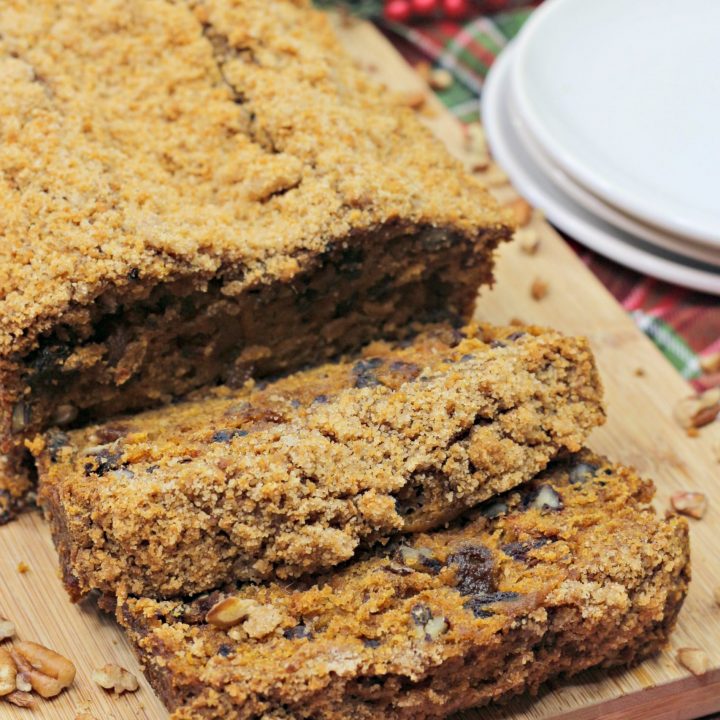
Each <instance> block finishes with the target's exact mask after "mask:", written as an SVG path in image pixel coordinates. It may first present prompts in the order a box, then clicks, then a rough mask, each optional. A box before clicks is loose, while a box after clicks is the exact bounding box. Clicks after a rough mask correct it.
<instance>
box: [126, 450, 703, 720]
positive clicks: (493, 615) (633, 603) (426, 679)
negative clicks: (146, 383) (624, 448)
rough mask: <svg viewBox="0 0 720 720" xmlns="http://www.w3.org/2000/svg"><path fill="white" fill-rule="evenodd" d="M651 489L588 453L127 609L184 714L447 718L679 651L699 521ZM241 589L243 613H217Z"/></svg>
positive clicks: (130, 626) (147, 657) (160, 680)
mask: <svg viewBox="0 0 720 720" xmlns="http://www.w3.org/2000/svg"><path fill="white" fill-rule="evenodd" d="M652 495H653V487H652V484H651V483H650V482H646V481H643V480H641V479H640V478H638V477H637V475H636V474H635V473H634V472H632V471H631V470H629V469H626V468H623V467H620V466H615V465H611V464H609V463H608V462H607V461H606V460H605V459H603V458H601V457H598V456H596V455H594V454H593V453H591V452H589V451H583V452H582V453H580V454H578V455H575V456H571V457H569V458H568V459H566V460H564V461H561V462H558V463H556V464H554V465H552V466H551V467H550V468H549V469H548V470H547V471H546V472H545V473H543V474H541V475H540V476H538V477H537V478H535V479H534V480H533V481H532V482H531V483H528V484H526V485H523V486H521V487H520V488H519V489H517V490H514V491H511V492H510V493H507V494H506V495H505V496H500V497H499V498H495V499H493V500H491V501H489V502H488V503H486V504H485V505H484V506H481V507H480V508H479V509H478V511H476V512H475V513H474V514H473V515H471V516H469V517H468V518H466V519H465V520H464V521H463V522H461V523H459V524H457V525H455V526H453V527H451V528H449V529H446V530H439V531H435V532H431V533H427V534H421V535H417V536H413V538H412V539H408V540H404V541H402V542H393V543H391V544H390V545H389V546H387V547H385V548H378V549H376V550H375V551H373V552H372V553H370V554H368V555H367V556H366V557H365V558H364V559H362V560H360V561H358V562H356V563H352V564H350V565H348V566H347V567H345V568H344V569H340V570H336V571H335V572H333V573H331V574H328V575H325V576H322V577H320V578H316V579H314V580H313V579H308V580H306V581H296V582H295V583H292V584H277V583H272V584H268V585H258V586H244V587H242V588H240V589H234V588H227V589H226V590H223V591H219V592H215V593H213V594H211V595H209V596H202V597H200V598H198V599H195V600H192V601H190V600H188V601H186V602H181V601H165V602H159V601H156V600H152V599H136V598H127V599H121V600H120V601H119V604H118V606H117V617H118V619H119V621H120V623H121V624H122V625H124V626H125V628H126V629H127V632H128V635H129V637H130V639H131V641H132V642H133V644H134V645H135V647H136V649H137V652H138V654H139V657H140V659H141V661H142V662H143V663H144V665H145V668H146V673H147V675H148V677H149V679H150V681H151V683H152V684H153V686H154V687H155V689H156V690H157V692H158V693H159V694H160V696H161V697H162V698H163V700H164V702H165V703H166V704H167V706H168V707H169V708H170V709H171V710H174V714H173V718H174V720H201V719H202V720H208V719H210V718H226V719H228V720H239V719H250V718H260V717H267V718H284V719H287V720H290V719H299V718H313V719H314V720H336V719H337V720H340V718H343V719H344V718H349V717H352V718H357V719H359V720H363V719H365V718H367V720H370V718H377V717H384V718H389V719H391V720H399V719H401V718H403V719H404V718H407V719H408V720H409V719H410V718H412V719H417V718H426V717H443V716H446V715H449V714H451V713H453V712H456V711H458V710H462V709H465V708H468V707H472V706H476V705H481V704H485V703H487V702H490V701H492V700H503V699H506V698H508V697H510V696H512V695H515V694H517V693H520V692H523V691H530V692H535V691H537V689H538V687H539V685H540V684H541V683H542V682H544V681H545V680H547V679H548V678H550V677H554V676H556V675H570V674H574V673H577V672H579V671H581V670H584V669H586V668H588V667H592V666H595V665H603V666H612V665H618V664H628V663H633V662H637V661H638V660H640V659H642V658H643V657H645V656H647V655H648V654H651V653H653V652H655V651H657V650H658V649H659V648H661V647H662V645H663V644H664V643H665V641H666V640H667V637H668V634H669V632H670V630H671V629H672V627H673V625H674V622H675V618H676V616H677V613H678V611H679V609H680V607H681V605H682V602H683V599H684V597H685V593H686V591H687V584H688V580H689V548H688V531H687V525H686V523H685V521H684V520H683V519H680V518H677V517H673V518H670V519H666V520H662V519H659V518H658V517H657V516H656V515H655V514H654V512H653V510H652V508H651V507H650V505H649V503H650V501H651V499H652ZM230 596H234V597H236V598H237V599H238V600H240V601H241V607H242V608H243V611H242V613H240V614H239V615H238V617H239V621H238V622H237V624H235V625H234V626H233V627H231V628H230V629H228V628H227V627H225V628H223V629H221V628H219V627H216V626H213V625H211V624H209V623H208V622H207V621H206V616H207V613H208V611H209V610H210V608H212V607H213V606H214V605H215V604H216V603H218V602H219V601H221V600H224V599H225V598H227V597H230Z"/></svg>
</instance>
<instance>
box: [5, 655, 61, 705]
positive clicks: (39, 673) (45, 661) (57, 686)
mask: <svg viewBox="0 0 720 720" xmlns="http://www.w3.org/2000/svg"><path fill="white" fill-rule="evenodd" d="M10 653H11V655H12V658H13V660H14V661H15V664H16V665H17V668H18V670H19V671H20V672H21V673H23V674H24V676H25V677H26V678H27V679H28V681H29V682H30V684H31V685H32V688H33V690H34V691H35V692H36V693H37V694H38V695H40V696H41V697H44V698H50V697H54V696H55V695H58V694H59V693H61V692H62V691H63V690H64V689H65V688H66V687H69V686H70V685H72V682H73V680H74V679H75V665H73V663H72V662H71V661H70V660H68V659H67V658H66V657H63V656H62V655H60V654H59V653H56V652H55V651H54V650H50V649H49V648H46V647H45V646H43V645H40V644H39V643H34V642H19V643H16V644H15V646H14V647H13V648H12V650H11V651H10Z"/></svg>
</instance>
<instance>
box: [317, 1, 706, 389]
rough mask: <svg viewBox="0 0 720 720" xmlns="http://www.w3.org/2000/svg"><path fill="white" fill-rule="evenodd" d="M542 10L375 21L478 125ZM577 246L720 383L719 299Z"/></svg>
mask: <svg viewBox="0 0 720 720" xmlns="http://www.w3.org/2000/svg"><path fill="white" fill-rule="evenodd" d="M323 4H324V5H327V4H329V3H328V2H325V3H323ZM330 4H332V3H330ZM335 4H342V3H335ZM537 4H538V3H537V2H536V3H531V2H528V1H527V0H505V2H504V3H502V10H501V11H499V12H494V13H493V14H487V15H484V14H482V13H481V12H480V10H479V9H480V8H481V7H482V3H478V5H477V7H478V12H477V13H475V14H473V15H472V16H470V17H468V18H467V19H465V20H464V21H453V20H448V19H446V18H442V17H429V18H422V19H415V20H413V21H411V22H410V23H409V24H399V23H393V22H389V21H387V20H385V19H383V18H382V17H380V16H379V15H376V17H375V18H374V19H375V20H376V22H377V24H378V26H379V27H380V29H381V30H383V31H384V32H385V34H386V35H387V36H388V37H389V38H390V40H391V41H392V42H393V43H394V44H395V45H396V47H397V48H398V49H399V50H400V51H401V52H402V53H403V55H404V56H405V57H406V58H407V59H408V61H409V62H410V63H412V64H416V63H417V62H419V61H420V60H425V61H429V62H431V63H433V64H434V65H435V66H436V67H443V68H445V69H447V70H449V71H450V72H451V73H452V75H453V78H454V83H453V84H452V86H451V87H449V88H448V89H447V90H444V91H441V92H439V93H438V95H439V97H440V98H441V100H442V101H443V102H444V103H445V105H446V106H447V107H448V108H449V109H450V110H451V111H452V112H453V113H454V114H455V115H456V116H457V117H458V118H459V119H460V120H462V121H463V122H471V121H475V120H478V112H479V103H478V100H479V97H480V95H481V93H482V88H483V83H484V82H485V77H486V75H487V73H488V70H489V68H490V66H491V65H492V63H493V61H494V60H495V58H496V57H497V56H498V54H499V53H500V52H501V51H502V49H503V48H504V47H505V45H507V43H508V42H509V41H510V40H511V39H512V38H513V37H514V36H515V35H516V34H517V32H518V31H519V30H520V28H521V27H522V25H523V23H524V22H525V21H526V20H527V18H528V17H529V16H530V14H531V13H532V11H533V9H534V6H535V5H537ZM493 5H494V6H497V5H498V2H497V0H494V3H493ZM368 7H370V5H368ZM377 7H380V4H378V5H377ZM570 240H571V239H570ZM571 245H572V246H573V247H574V248H575V250H576V251H577V252H578V254H579V255H580V257H581V258H582V260H583V262H585V264H586V265H587V266H588V268H589V269H590V270H592V271H593V273H594V274H595V275H596V276H597V277H598V278H599V279H600V280H601V281H602V282H603V284H604V285H605V286H606V287H607V288H608V289H609V290H610V292H611V293H612V294H613V296H614V297H615V298H616V299H617V300H618V302H620V303H621V304H622V306H623V307H624V308H625V309H626V310H627V312H628V313H630V315H631V316H632V317H633V319H634V320H635V323H636V324H637V326H638V327H639V328H640V329H642V330H643V331H644V332H645V333H646V334H647V335H648V336H649V337H650V338H651V339H652V340H653V341H654V342H655V344H656V345H657V346H658V348H660V350H661V351H662V352H663V354H664V355H665V356H666V357H667V358H668V360H669V361H670V362H671V363H672V364H673V365H674V366H675V367H676V368H677V369H678V371H679V372H680V373H681V374H682V375H683V376H684V377H685V378H687V379H688V380H692V381H693V383H694V384H695V385H696V386H697V387H699V388H700V387H710V386H712V385H717V384H720V374H718V375H714V376H710V375H705V376H703V375H702V370H701V364H700V358H701V357H702V356H705V355H707V356H710V355H713V354H715V353H717V352H720V302H719V301H718V299H717V298H716V297H714V296H711V295H705V294H703V293H698V292H693V291H690V290H686V289H684V288H680V287H677V286H674V285H670V284H668V283H664V282H661V281H659V280H655V279H653V278H649V277H646V276H643V275H640V274H638V273H636V272H634V271H632V270H629V269H628V268H625V267H622V266H620V265H618V264H616V263H614V262H612V261H611V260H608V259H607V258H604V257H603V256H602V255H598V254H596V253H594V252H591V251H589V250H587V249H586V248H584V247H582V246H580V245H577V244H575V243H573V242H572V241H571Z"/></svg>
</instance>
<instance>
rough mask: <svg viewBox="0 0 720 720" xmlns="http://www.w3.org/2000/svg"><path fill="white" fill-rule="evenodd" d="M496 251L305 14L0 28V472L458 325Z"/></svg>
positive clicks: (130, 6)
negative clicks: (88, 432) (63, 434)
mask: <svg viewBox="0 0 720 720" xmlns="http://www.w3.org/2000/svg"><path fill="white" fill-rule="evenodd" d="M509 234H510V229H509V227H508V226H507V224H506V223H505V222H504V220H503V216H502V215H501V213H500V212H499V210H498V208H497V206H496V204H495V203H494V202H493V201H492V200H491V198H490V197H489V195H488V194H487V193H486V192H485V191H484V190H483V189H482V188H481V187H480V186H479V184H478V183H477V182H476V181H475V180H473V179H472V178H471V177H469V176H468V175H467V174H466V173H464V172H463V170H462V168H461V167H460V165H459V164H458V163H457V162H455V161H454V160H453V159H451V158H450V157H449V155H448V154H447V153H446V152H445V151H444V149H443V148H442V147H441V145H440V144H439V143H438V142H437V141H436V140H435V139H433V138H432V137H431V135H430V133H429V132H428V131H427V130H426V129H424V128H423V127H422V126H421V124H420V123H419V122H418V121H417V119H416V118H415V117H414V116H413V114H412V112H411V111H409V110H408V109H406V108H401V107H394V106H392V105H391V104H390V101H389V100H388V97H387V93H385V92H383V91H382V90H380V89H378V88H377V87H375V86H374V85H373V84H372V83H371V82H370V81H369V80H368V79H367V78H366V77H365V76H364V75H363V74H362V73H361V72H359V71H358V70H357V69H356V68H355V66H354V64H353V63H352V62H351V60H350V59H349V58H348V57H347V56H346V54H345V53H344V52H343V50H342V49H341V48H340V46H339V44H338V42H337V40H336V39H335V37H334V35H333V33H332V31H331V29H330V27H329V24H328V22H327V20H326V18H325V17H324V16H323V15H322V14H320V13H317V12H315V11H313V10H312V9H311V8H310V7H309V4H308V3H306V2H291V1H290V0H273V2H266V1H265V0H204V1H200V0H183V1H182V2H173V1H172V0H130V1H129V2H126V3H115V2H109V1H108V0H90V2H89V3H88V2H85V1H81V0H38V1H37V2H35V0H11V2H7V3H4V4H3V5H2V7H1V8H0V453H6V454H7V453H15V454H17V450H15V449H14V448H17V447H19V446H21V445H22V443H23V441H24V440H25V439H26V438H28V437H32V436H33V435H34V434H35V433H37V432H42V431H44V430H46V429H47V428H48V427H49V426H51V425H53V424H67V425H69V426H72V425H73V423H74V424H76V425H78V424H85V423H87V422H89V421H97V420H102V419H104V418H107V417H110V416H112V415H115V414H117V413H121V412H128V411H136V410H139V409H145V408H148V407H152V406H155V405H158V404H160V403H162V402H168V401H170V400H172V399H173V398H176V397H180V396H183V395H184V394H186V393H188V392H190V391H192V390H194V389H195V388H197V387H202V386H206V385H211V384H213V383H216V382H218V381H223V382H232V381H233V379H236V378H243V379H244V378H246V377H248V376H256V375H262V374H268V373H277V372H280V371H284V370H288V369H292V368H295V367H298V366H301V365H302V364H305V363H311V362H312V363H317V362H320V361H323V360H325V359H327V358H329V357H332V356H334V355H336V354H338V353H341V352H347V351H350V350H353V349H355V348H357V347H359V346H360V345H361V344H363V343H364V342H367V341H368V340H370V339H372V338H375V337H392V336H394V335H396V334H397V333H398V332H399V329H400V328H401V327H402V326H403V325H404V324H405V323H407V322H408V320H409V319H410V318H413V317H415V318H416V319H430V318H431V317H432V313H434V312H437V311H442V310H444V311H447V312H448V313H453V312H454V313H458V314H459V315H460V316H461V317H464V318H466V319H467V318H468V317H469V315H470V312H471V309H472V303H473V300H474V297H475V294H476V291H477V287H478V285H480V284H486V283H491V282H492V262H493V261H492V252H493V250H494V248H495V247H496V245H497V244H498V243H499V242H501V241H502V240H505V239H507V238H508V237H509ZM294 363H295V364H294ZM6 465H7V467H6V468H5V470H4V471H3V473H4V474H0V494H3V495H4V496H5V499H6V500H7V498H8V497H11V498H12V502H14V503H17V502H21V501H22V498H23V493H22V492H20V490H19V488H20V487H21V485H22V487H23V488H26V489H28V488H29V487H31V485H30V483H29V481H28V479H27V477H25V476H23V474H22V473H18V472H14V471H13V468H17V467H18V465H17V463H16V462H15V461H14V460H13V462H10V463H6ZM0 519H1V518H0Z"/></svg>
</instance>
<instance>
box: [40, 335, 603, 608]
mask: <svg viewBox="0 0 720 720" xmlns="http://www.w3.org/2000/svg"><path fill="white" fill-rule="evenodd" d="M224 394H225V395H226V396H225V397H218V398H215V399H206V400H202V401H198V402H191V403H187V404H181V405H176V406H171V407H168V408H163V409H161V410H156V411H150V412H148V413H145V414H142V415H138V416H135V417H128V418H121V419H118V420H117V421H114V422H112V423H110V424H107V425H101V426H95V427H90V428H87V429H85V430H80V431H75V432H72V433H68V434H66V433H61V432H53V433H50V434H49V435H48V436H47V438H46V440H45V441H44V442H36V443H35V444H34V445H33V448H32V449H33V451H34V452H35V454H36V456H37V465H38V470H39V474H40V501H41V503H42V505H43V506H44V508H45V510H46V514H47V517H48V518H49V520H50V522H51V525H52V528H53V535H54V537H55V541H56V544H57V546H58V548H59V550H60V554H61V558H62V565H63V572H64V575H65V579H66V584H67V586H68V589H69V590H70V592H71V594H72V595H73V597H74V598H76V599H77V598H78V597H79V596H82V595H84V594H86V593H87V592H89V591H91V590H93V589H100V590H102V591H103V592H106V593H114V592H118V593H134V594H148V595H155V596H163V597H168V596H170V597H172V596H177V595H187V594H193V593H197V592H201V591H203V590H208V589H210V588H213V587H217V586H219V585H221V584H223V583H225V582H228V581H231V580H235V579H238V578H242V579H257V578H268V577H277V576H279V577H292V576H298V575H300V574H303V573H307V572H315V571H317V570H321V569H325V568H329V567H332V566H333V565H337V564H338V563H341V562H343V561H345V560H347V559H349V558H350V557H352V555H353V554H354V553H355V552H356V550H357V549H358V547H360V546H362V545H367V544H368V543H371V542H373V541H375V540H378V539H384V538H386V537H388V536H389V535H392V534H394V533H398V532H403V533H408V532H418V531H422V530H426V529H429V528H433V527H437V526H439V525H442V524H443V523H445V522H447V521H449V520H451V519H453V518H454V517H456V516H457V515H458V514H460V513H461V512H462V511H463V510H465V509H467V508H468V507H472V506H473V505H475V504H477V503H478V502H480V501H482V500H485V499H486V498H488V497H490V496H491V495H493V494H495V493H497V492H502V491H504V490H507V489H509V488H511V487H514V486H515V485H517V484H519V483H521V482H524V481H526V480H528V479H529V478H530V477H532V476H533V475H534V474H536V473H537V472H539V471H540V470H542V469H543V468H544V467H545V466H546V465H547V463H548V461H549V460H551V459H552V458H553V457H555V456H557V454H558V453H562V452H568V451H577V450H578V449H580V447H582V444H583V442H584V440H585V439H586V438H587V435H588V434H589V432H590V430H591V429H592V428H593V427H595V426H597V425H598V424H600V423H602V422H603V420H604V413H603V409H602V402H601V395H602V390H601V386H600V382H599V379H598V375H597V370H596V368H595V364H594V361H593V357H592V354H591V353H590V351H589V349H588V346H587V343H586V341H585V340H584V339H578V338H566V337H563V336H562V335H560V334H559V333H556V332H553V331H547V330H542V329H540V328H517V327H510V328H492V327H490V326H482V327H479V328H475V327H472V328H468V329H466V330H465V331H462V332H461V331H459V330H454V329H453V328H451V327H449V326H445V327H439V328H435V329H432V330H429V331H426V332H423V333H420V334H419V335H418V336H417V337H416V338H415V339H414V340H413V341H412V342H411V343H409V344H407V343H403V346H402V347H394V346H392V345H389V344H387V343H383V342H376V343H373V344H372V345H370V346H369V347H368V348H366V349H365V350H364V352H363V356H362V357H361V358H360V359H357V358H356V359H355V360H354V361H353V360H349V361H346V362H343V363H339V364H329V365H326V366H321V367H319V368H316V369H313V370H307V371H302V372H299V373H296V374H294V375H290V376H288V377H287V378H284V379H281V380H278V381H276V382H273V383H270V384H268V385H267V386H260V387H258V386H255V385H250V387H248V388H246V389H244V390H242V391H239V392H237V391H236V392H231V391H228V390H225V391H224Z"/></svg>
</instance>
